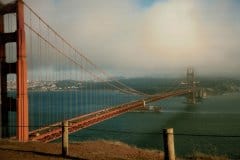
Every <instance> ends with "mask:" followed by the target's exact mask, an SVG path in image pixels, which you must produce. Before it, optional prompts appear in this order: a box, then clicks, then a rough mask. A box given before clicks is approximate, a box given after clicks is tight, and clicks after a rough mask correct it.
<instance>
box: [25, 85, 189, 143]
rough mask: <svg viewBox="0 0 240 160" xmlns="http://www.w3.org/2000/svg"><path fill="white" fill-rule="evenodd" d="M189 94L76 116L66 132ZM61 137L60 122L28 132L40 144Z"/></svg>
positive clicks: (180, 92) (170, 94)
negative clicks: (148, 104) (145, 104)
mask: <svg viewBox="0 0 240 160" xmlns="http://www.w3.org/2000/svg"><path fill="white" fill-rule="evenodd" d="M191 92H192V90H189V89H185V90H178V91H174V92H167V93H162V94H156V95H153V96H150V97H147V98H144V99H140V100H137V101H133V102H130V103H126V104H122V105H119V106H117V107H111V108H107V109H102V110H99V111H96V112H93V113H89V114H86V115H82V116H78V117H75V118H72V119H69V120H68V121H69V126H68V130H69V133H74V132H76V131H79V130H80V129H83V128H86V127H90V126H92V125H94V124H97V123H100V122H102V121H105V120H107V119H110V118H113V117H116V116H118V115H120V114H123V113H126V112H128V111H130V110H133V109H136V108H139V107H141V106H143V101H145V102H146V103H151V102H155V101H159V100H162V99H166V98H169V97H173V96H178V95H184V94H188V93H191ZM61 136H62V127H61V122H59V123H55V124H52V125H49V126H46V127H43V128H40V129H37V130H34V131H32V132H30V135H29V137H30V140H31V141H41V142H50V141H53V140H56V139H58V138H60V137H61Z"/></svg>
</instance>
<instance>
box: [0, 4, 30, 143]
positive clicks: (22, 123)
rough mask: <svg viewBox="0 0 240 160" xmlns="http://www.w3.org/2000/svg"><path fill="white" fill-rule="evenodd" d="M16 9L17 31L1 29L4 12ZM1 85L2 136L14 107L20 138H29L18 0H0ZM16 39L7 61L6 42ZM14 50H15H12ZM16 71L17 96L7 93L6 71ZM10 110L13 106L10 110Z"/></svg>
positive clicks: (20, 12)
mask: <svg viewBox="0 0 240 160" xmlns="http://www.w3.org/2000/svg"><path fill="white" fill-rule="evenodd" d="M13 13H16V31H15V32H13V33H6V32H5V31H4V26H5V24H4V22H5V21H4V15H6V14H13ZM0 35H1V38H0V75H1V78H0V85H1V97H0V98H1V101H0V103H1V113H0V116H1V118H0V125H1V133H0V134H1V137H2V138H6V137H9V116H8V114H9V111H10V107H11V109H13V108H14V110H15V111H16V121H17V122H16V126H17V127H16V132H17V139H18V141H20V142H26V141H28V132H29V128H28V127H29V126H28V123H29V122H28V93H27V63H26V40H25V29H24V2H23V0H17V1H16V2H14V3H10V4H5V5H4V4H0ZM7 43H16V51H17V53H15V54H17V55H16V57H17V60H16V62H14V63H8V62H6V50H5V45H6V44H7ZM11 54H14V53H11ZM8 74H16V95H17V96H16V99H13V98H10V97H8V94H7V93H8V91H7V75H8ZM11 111H12V110H11Z"/></svg>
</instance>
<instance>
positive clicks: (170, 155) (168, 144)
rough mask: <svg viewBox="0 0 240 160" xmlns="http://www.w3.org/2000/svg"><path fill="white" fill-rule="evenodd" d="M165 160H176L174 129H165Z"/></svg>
mask: <svg viewBox="0 0 240 160" xmlns="http://www.w3.org/2000/svg"><path fill="white" fill-rule="evenodd" d="M163 145H164V160H175V149H174V136H173V128H167V129H163Z"/></svg>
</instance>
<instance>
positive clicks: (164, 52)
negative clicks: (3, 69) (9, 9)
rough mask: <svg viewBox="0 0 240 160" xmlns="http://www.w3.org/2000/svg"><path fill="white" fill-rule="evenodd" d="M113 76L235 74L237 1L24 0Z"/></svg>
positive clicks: (239, 46) (239, 65)
mask: <svg viewBox="0 0 240 160" xmlns="http://www.w3.org/2000/svg"><path fill="white" fill-rule="evenodd" d="M25 2H26V3H27V4H28V5H29V6H31V8H33V9H34V10H35V11H36V12H37V13H38V14H39V15H40V17H42V18H43V19H44V20H45V21H46V22H48V24H49V25H50V26H52V27H53V28H54V29H55V30H56V31H58V32H59V33H60V34H61V35H62V36H63V37H65V39H66V40H67V41H69V42H70V43H71V44H73V46H75V47H76V48H77V49H78V50H80V51H82V52H83V53H84V54H85V55H86V56H87V57H88V58H89V59H91V60H92V61H93V62H94V63H95V64H97V65H98V66H99V67H101V68H102V69H104V70H106V71H107V72H109V73H111V74H112V75H114V76H126V77H143V76H173V75H179V74H183V73H184V72H185V70H186V68H187V67H189V66H192V67H193V68H194V69H195V70H196V71H197V72H198V73H199V74H200V75H213V76H231V77H240V73H239V69H240V61H239V60H240V16H239V15H240V10H239V8H240V1H239V0H211V1H209V0H41V1H39V0H25Z"/></svg>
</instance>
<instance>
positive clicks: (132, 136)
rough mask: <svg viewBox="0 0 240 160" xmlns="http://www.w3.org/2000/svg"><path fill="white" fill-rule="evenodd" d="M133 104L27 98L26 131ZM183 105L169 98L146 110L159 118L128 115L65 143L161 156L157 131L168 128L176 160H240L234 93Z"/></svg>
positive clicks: (238, 101) (56, 95)
mask: <svg viewBox="0 0 240 160" xmlns="http://www.w3.org/2000/svg"><path fill="white" fill-rule="evenodd" d="M135 98H136V97H134V96H126V95H124V94H121V93H118V92H112V91H109V92H106V91H104V92H101V91H98V92H92V93H91V92H89V91H88V92H86V93H83V92H82V94H81V95H80V94H78V92H76V91H66V92H43V93H39V92H30V93H29V111H30V125H31V129H34V128H38V127H39V126H41V125H44V124H51V123H53V122H57V121H62V119H63V118H65V119H67V118H70V117H74V116H77V115H79V114H85V113H89V112H92V111H95V110H99V109H102V108H105V107H107V106H111V105H116V104H118V103H124V102H126V101H131V100H133V99H135ZM89 99H92V101H89ZM185 102H186V99H185V97H175V98H171V99H168V100H163V101H160V102H157V103H154V104H151V105H155V106H160V107H161V108H162V110H161V112H129V113H126V114H123V115H121V116H119V117H115V118H112V119H110V120H106V121H104V122H102V123H99V124H96V125H94V126H92V127H90V128H87V129H84V130H81V131H79V132H76V133H74V134H72V135H70V141H84V140H97V139H106V140H116V141H122V142H125V143H128V144H131V145H135V146H137V147H141V148H149V149H160V150H162V149H163V142H162V134H161V133H162V129H163V128H174V133H175V134H176V135H175V137H174V138H175V149H176V154H177V155H180V156H184V155H189V154H191V153H193V152H203V153H206V154H213V155H227V156H228V157H230V158H239V159H240V125H239V122H240V93H234V94H227V95H219V96H210V97H208V98H206V99H203V100H202V101H201V102H199V103H197V104H195V105H189V104H186V103H185ZM66 106H67V107H66ZM13 117H14V115H11V120H12V121H13V123H12V124H15V120H14V118H13ZM11 131H12V133H14V132H15V129H14V128H11ZM179 134H186V135H179ZM200 135H206V136H200ZM209 135H217V136H218V135H222V136H226V137H216V136H209ZM231 136H238V137H231Z"/></svg>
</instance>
